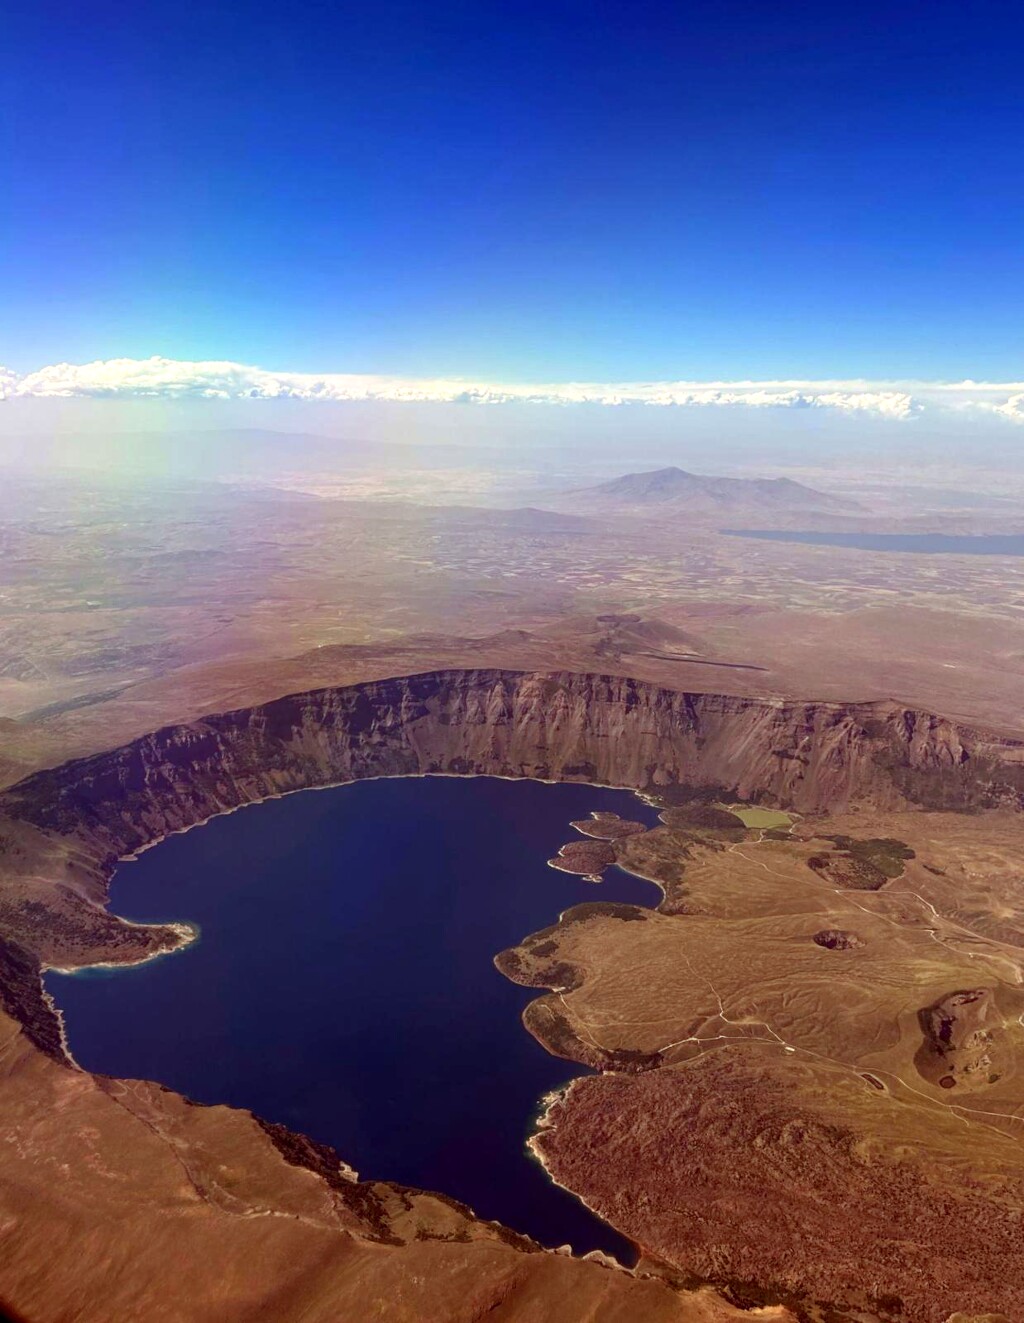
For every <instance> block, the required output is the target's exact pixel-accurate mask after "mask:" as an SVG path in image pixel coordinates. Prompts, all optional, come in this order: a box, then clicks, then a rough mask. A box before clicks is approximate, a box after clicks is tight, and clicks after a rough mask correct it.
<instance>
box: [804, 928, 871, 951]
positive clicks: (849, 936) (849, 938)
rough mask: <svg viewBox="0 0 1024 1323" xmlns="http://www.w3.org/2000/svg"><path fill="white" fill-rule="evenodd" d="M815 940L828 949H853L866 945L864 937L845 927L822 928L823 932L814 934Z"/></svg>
mask: <svg viewBox="0 0 1024 1323" xmlns="http://www.w3.org/2000/svg"><path fill="white" fill-rule="evenodd" d="M814 941H815V942H816V943H817V944H818V946H823V947H825V949H826V950H827V951H853V950H854V949H855V948H856V947H858V946H863V945H864V940H863V938H860V937H858V936H857V934H856V933H851V932H847V931H846V930H845V929H843V928H822V930H821V932H819V933H815V934H814Z"/></svg>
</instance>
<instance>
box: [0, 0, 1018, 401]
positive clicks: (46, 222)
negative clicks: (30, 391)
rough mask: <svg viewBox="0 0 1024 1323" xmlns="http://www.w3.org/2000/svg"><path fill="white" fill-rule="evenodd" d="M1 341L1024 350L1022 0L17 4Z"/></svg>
mask: <svg viewBox="0 0 1024 1323" xmlns="http://www.w3.org/2000/svg"><path fill="white" fill-rule="evenodd" d="M3 27H4V34H3V47H4V54H3V61H2V68H0V93H2V101H3V117H2V121H0V156H2V157H3V162H2V164H3V170H2V178H3V180H4V186H3V187H4V192H5V193H6V195H7V196H6V199H5V200H3V201H0V290H2V293H0V363H4V362H6V363H7V364H8V365H9V366H12V367H14V368H17V369H20V370H26V369H30V368H34V367H37V366H40V365H41V364H43V363H48V362H54V361H57V360H61V359H69V360H71V361H83V360H87V359H92V358H97V357H110V356H115V355H126V356H134V357H141V356H146V355H149V354H153V353H159V354H166V355H168V356H171V357H178V358H189V357H225V358H232V359H236V360H241V361H245V362H253V363H258V364H261V365H263V366H267V367H272V368H291V369H309V370H315V371H321V370H342V371H343V370H351V371H369V372H397V373H403V374H412V375H426V374H433V373H438V374H440V373H445V374H460V375H466V376H477V377H483V376H489V377H491V378H492V379H502V378H505V379H509V380H514V379H531V378H532V379H548V380H557V379H565V378H571V377H577V378H591V379H610V378H611V379H614V378H661V377H694V378H700V377H703V378H708V377H725V378H729V377H740V376H748V375H749V376H754V377H774V376H790V375H793V376H810V377H820V376H844V377H850V376H857V375H864V376H869V377H904V376H914V375H917V376H922V377H960V376H964V375H967V376H974V377H990V378H1002V379H1007V378H1010V379H1018V380H1019V379H1020V378H1021V377H1024V334H1022V310H1024V159H1022V158H1024V147H1022V144H1024V113H1022V111H1024V73H1022V71H1024V10H1022V8H1021V6H1020V5H1019V4H1018V3H1005V4H1003V3H999V4H994V3H980V4H970V3H967V2H966V0H959V2H958V3H947V2H946V0H929V2H928V3H913V2H912V0H904V2H903V3H900V4H894V3H891V2H890V3H889V4H884V5H883V4H871V3H867V4H865V3H858V4H856V5H855V4H849V3H848V4H827V3H824V2H821V3H816V4H792V3H781V4H770V3H767V2H766V0H756V2H754V3H728V2H725V3H722V2H721V0H718V2H715V0H709V2H708V3H701V4H687V3H679V4H675V5H670V4H663V5H655V4H646V3H642V2H641V3H625V4H624V3H622V0H616V2H615V3H582V2H579V0H543V2H542V3H537V4H526V3H522V4H514V3H508V4H497V3H490V4H489V3H484V2H482V0H477V2H476V3H452V2H451V0H435V2H434V3H429V4H428V3H418V4H412V3H402V2H396V0H375V2H374V3H372V4H366V3H360V4H358V5H356V4H348V3H338V2H337V0H323V2H315V0H292V2H291V3H288V4H259V3H235V4H224V3H217V2H216V0H213V2H212V3H204V4H173V5H172V4H144V3H143V4H140V3H139V0H123V2H122V0H118V2H110V0H95V2H94V3H91V4H87V5H82V4H80V3H74V4H72V3H46V2H45V0H43V2H42V3H35V4H22V5H16V6H12V7H10V8H9V9H8V10H7V12H6V14H5V17H4V21H3Z"/></svg>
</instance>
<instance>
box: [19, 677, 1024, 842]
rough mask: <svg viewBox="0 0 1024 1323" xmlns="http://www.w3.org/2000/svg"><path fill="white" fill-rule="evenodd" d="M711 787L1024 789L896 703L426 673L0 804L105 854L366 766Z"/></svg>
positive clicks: (626, 682)
mask: <svg viewBox="0 0 1024 1323" xmlns="http://www.w3.org/2000/svg"><path fill="white" fill-rule="evenodd" d="M423 773H448V774H487V775H495V776H510V777H532V778H539V779H545V780H577V781H590V782H594V783H599V784H613V785H621V786H629V787H634V788H647V787H665V786H673V785H686V786H693V787H703V788H710V789H720V790H721V791H722V793H729V794H735V795H737V796H739V797H741V798H744V799H758V800H763V801H766V802H771V803H775V804H779V805H784V806H786V807H792V808H795V809H797V810H799V811H802V812H812V813H813V812H819V811H824V810H834V809H837V808H841V807H843V806H845V805H846V804H847V803H849V802H850V801H851V800H862V801H870V802H872V803H876V804H882V805H896V804H900V803H907V802H911V803H914V802H916V803H924V804H926V805H927V806H929V807H957V808H967V809H969V808H976V807H983V806H987V805H991V804H996V803H1008V802H1011V803H1017V804H1019V803H1020V802H1021V801H1022V797H1024V742H1019V741H1013V740H1009V739H1002V738H999V737H997V736H994V735H990V734H985V733H984V732H980V731H978V730H974V729H969V728H965V727H963V726H959V725H957V724H956V723H955V722H952V721H949V720H946V719H944V718H942V717H939V716H935V715H932V714H929V713H923V712H916V711H912V710H909V709H907V708H905V707H901V706H899V705H897V704H895V703H867V704H852V705H848V706H843V705H838V704H834V703H824V702H791V701H782V700H774V699H761V700H754V699H749V698H742V697H735V696H730V695H722V694H701V693H681V692H677V691H673V690H669V689H663V688H658V687H656V686H654V685H650V684H647V683H644V682H641V681H637V680H631V679H628V678H623V677H609V676H602V675H582V674H574V673H568V672H565V673H556V674H535V673H521V672H512V671H500V670H471V671H435V672H429V673H426V674H422V675H412V676H403V677H399V678H396V679H392V680H384V681H377V682H374V683H368V684H361V685H355V686H351V687H346V688H339V689H320V690H316V691H313V692H310V693H304V694H294V695H291V696H289V697H286V698H281V699H278V700H276V701H274V702H271V703H267V704H265V705H263V706H260V707H255V708H249V709H242V710H238V711H234V712H226V713H223V714H220V715H217V716H213V717H209V718H206V719H204V720H202V721H197V722H193V723H191V724H188V725H182V726H170V727H166V728H164V729H162V730H158V731H156V732H154V733H153V734H151V735H148V736H146V737H144V738H142V739H139V740H136V741H134V742H133V743H131V744H128V745H125V746H124V747H122V748H119V749H114V750H112V751H111V752H109V753H103V754H99V755H96V756H94V757H91V758H87V759H82V760H78V761H75V762H70V763H66V764H64V765H63V766H61V767H58V768H56V769H54V770H51V771H46V772H42V773H39V774H37V775H35V776H32V777H30V778H28V779H27V780H25V781H22V782H20V783H19V784H18V785H16V786H14V787H12V788H11V789H10V790H9V791H8V792H6V793H5V794H4V795H2V796H0V813H3V814H4V815H5V816H9V817H11V818H16V819H20V820H21V821H23V822H24V821H27V822H30V823H32V824H33V825H34V826H35V827H37V828H41V829H42V830H43V831H45V832H47V833H53V832H56V833H59V834H62V835H72V836H74V837H75V838H76V840H77V841H79V842H81V843H82V844H86V843H88V844H89V845H90V846H93V847H97V848H99V849H101V850H102V851H104V852H106V853H109V854H113V855H115V856H120V855H123V854H126V853H128V852H130V851H133V850H137V849H139V848H140V847H142V846H144V845H146V844H148V843H150V842H152V841H154V840H157V839H159V838H160V837H161V836H164V835H166V834H167V833H168V832H170V831H176V830H181V829H182V828H186V827H189V826H192V825H194V824H195V823H198V822H201V821H204V820H205V819H207V818H209V817H211V816H213V815H215V814H217V813H222V812H225V811H227V810H229V809H232V808H236V807H238V806H240V805H242V804H248V803H251V802H253V801H256V800H259V799H264V798H267V797H269V796H272V795H278V794H282V793H286V792H288V791H293V790H300V789H303V788H307V787H312V786H323V785H329V784H335V783H340V782H346V781H354V780H359V779H363V778H367V777H377V776H409V775H419V774H423Z"/></svg>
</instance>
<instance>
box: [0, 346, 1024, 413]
mask: <svg viewBox="0 0 1024 1323" xmlns="http://www.w3.org/2000/svg"><path fill="white" fill-rule="evenodd" d="M4 395H6V396H17V397H39V398H77V397H99V398H114V399H145V398H149V397H158V398H165V399H167V398H170V399H176V398H183V397H192V398H199V399H222V400H237V399H262V400H270V399H298V400H328V401H337V400H364V401H365V400H382V401H410V402H429V401H434V402H440V403H472V404H507V403H528V404H558V405H571V404H594V405H605V406H611V405H621V404H649V405H656V406H662V407H673V406H675V407H693V408H720V407H736V406H740V407H745V408H754V409H764V408H769V409H828V410H832V411H835V412H838V413H841V414H847V415H854V416H863V415H870V416H874V417H880V418H889V419H896V420H904V419H908V418H912V417H914V416H915V415H916V414H919V413H922V412H926V411H931V410H934V409H939V410H943V411H950V410H952V411H979V412H981V413H985V414H987V415H988V416H990V417H1000V418H1005V419H1010V420H1012V421H1014V422H1022V423H1024V384H1021V383H1007V384H1002V385H1001V384H998V383H991V382H981V383H979V382H973V381H964V382H959V383H954V382H871V381H731V382H727V381H704V382H700V381H661V382H658V381H655V382H603V383H602V382H561V383H540V384H533V385H529V384H528V385H507V384H501V383H493V382H479V381H466V380H461V379H456V378H401V377H384V376H359V375H355V374H351V373H340V372H329V373H312V372H270V371H267V370H266V369H265V368H258V367H249V366H247V365H245V364H242V363H231V362H219V361H208V362H185V361H179V360H176V359H170V358H156V357H154V358H146V359H135V358H115V359H108V360H106V361H101V362H95V363H83V364H72V363H56V364H53V365H52V366H50V367H44V368H40V369H38V371H35V372H30V373H28V374H27V375H25V376H22V377H18V376H16V375H15V374H14V373H12V372H9V371H7V370H5V369H3V368H0V397H3V396H4Z"/></svg>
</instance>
